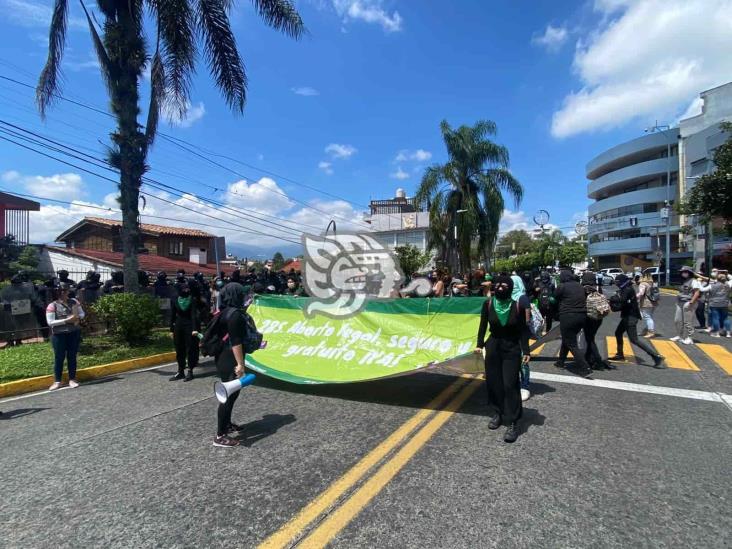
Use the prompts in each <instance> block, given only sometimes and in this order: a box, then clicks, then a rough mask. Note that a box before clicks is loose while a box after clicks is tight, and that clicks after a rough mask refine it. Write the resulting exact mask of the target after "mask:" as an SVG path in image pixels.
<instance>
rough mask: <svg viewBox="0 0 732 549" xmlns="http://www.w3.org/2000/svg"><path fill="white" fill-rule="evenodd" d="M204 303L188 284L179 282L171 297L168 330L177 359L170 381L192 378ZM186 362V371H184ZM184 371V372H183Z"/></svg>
mask: <svg viewBox="0 0 732 549" xmlns="http://www.w3.org/2000/svg"><path fill="white" fill-rule="evenodd" d="M205 314H206V308H205V305H203V301H202V300H201V298H200V295H194V294H193V292H192V289H191V287H190V286H189V285H188V284H181V285H180V286H179V290H178V297H177V298H174V299H171V306H170V331H171V332H172V333H173V344H174V346H175V358H176V360H177V361H178V373H176V374H175V375H174V376H173V377H171V378H170V381H176V380H179V379H185V381H191V380H192V379H193V368H195V367H196V366H198V356H199V354H198V353H199V351H198V338H197V337H196V335H197V334H198V332H200V331H201V325H202V324H203V321H205V318H203V317H204V315H205ZM186 362H187V363H188V371H187V372H185V369H186ZM184 372H185V373H184Z"/></svg>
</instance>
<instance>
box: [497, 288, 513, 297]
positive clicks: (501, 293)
mask: <svg viewBox="0 0 732 549" xmlns="http://www.w3.org/2000/svg"><path fill="white" fill-rule="evenodd" d="M495 294H496V297H497V298H498V299H501V300H503V299H508V298H509V297H511V290H509V289H508V288H496V291H495Z"/></svg>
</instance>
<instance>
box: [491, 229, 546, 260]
mask: <svg viewBox="0 0 732 549" xmlns="http://www.w3.org/2000/svg"><path fill="white" fill-rule="evenodd" d="M537 249H538V244H537V241H536V240H534V239H532V238H531V235H530V234H529V233H528V232H526V231H524V230H523V229H516V230H513V231H508V232H507V233H506V234H504V235H503V236H502V237H501V238H500V239H499V240H498V244H497V245H496V257H499V258H502V259H506V258H508V257H511V256H512V255H523V254H527V253H529V252H535V251H537Z"/></svg>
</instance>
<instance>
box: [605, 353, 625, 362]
mask: <svg viewBox="0 0 732 549" xmlns="http://www.w3.org/2000/svg"><path fill="white" fill-rule="evenodd" d="M608 360H616V361H618V362H623V361H625V355H622V354H616V355H615V356H611V357H610V358H608Z"/></svg>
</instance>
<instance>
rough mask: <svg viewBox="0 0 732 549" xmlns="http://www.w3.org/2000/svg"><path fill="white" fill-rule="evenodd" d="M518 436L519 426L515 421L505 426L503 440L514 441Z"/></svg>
mask: <svg viewBox="0 0 732 549" xmlns="http://www.w3.org/2000/svg"><path fill="white" fill-rule="evenodd" d="M518 436H519V426H518V423H517V422H515V421H514V422H513V423H512V424H511V425H509V426H508V427H507V428H506V434H505V435H503V440H504V442H516V439H517V438H518Z"/></svg>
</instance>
